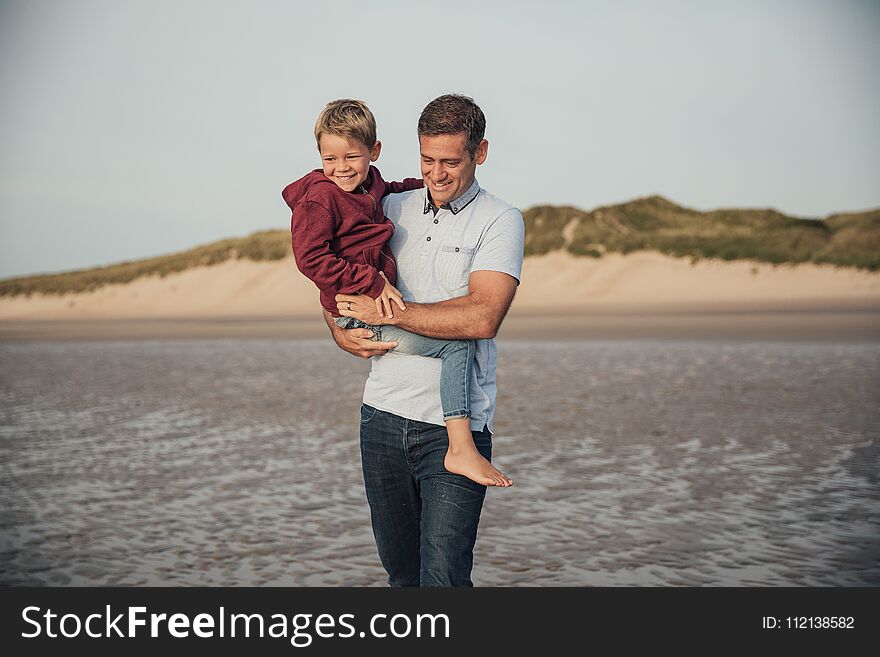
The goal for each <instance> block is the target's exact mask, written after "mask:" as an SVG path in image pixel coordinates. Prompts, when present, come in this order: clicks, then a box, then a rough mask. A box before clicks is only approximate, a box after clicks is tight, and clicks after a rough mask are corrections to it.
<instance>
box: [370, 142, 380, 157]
mask: <svg viewBox="0 0 880 657" xmlns="http://www.w3.org/2000/svg"><path fill="white" fill-rule="evenodd" d="M381 152H382V142H381V141H377V142H376V143H375V144H373V147H372V148H371V149H370V162H375V161H376V160H378V159H379V153H381Z"/></svg>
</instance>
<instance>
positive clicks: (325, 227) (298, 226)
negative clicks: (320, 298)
mask: <svg viewBox="0 0 880 657" xmlns="http://www.w3.org/2000/svg"><path fill="white" fill-rule="evenodd" d="M290 233H291V243H292V246H293V256H294V258H295V260H296V266H297V267H298V268H299V270H300V271H301V272H302V273H303V274H305V275H306V276H307V277H308V278H309V279H310V280H311V281H312V282H313V283H314V284H315V285H317V286H318V288H319V289H321V290H322V291H329V292H332V293H333V294H366V295H367V296H369V297H371V298H373V299H375V298H376V297H378V296H379V295H380V294H381V293H382V290H383V289H384V287H385V281H384V280H383V279H382V277H381V276H380V275H379V271H378V270H377V269H376V268H375V267H372V266H370V265H367V264H363V263H355V262H350V261H348V260H345V259H344V258H340V257H339V256H337V255H336V253H334V251H333V249H331V248H330V244H331V242H332V240H333V237H334V221H333V217H332V215H331V214H330V211H329V210H327V209H326V208H325V207H324V206H322V205H321V204H319V203H315V202H314V201H307V202H305V203H302V204H300V205H297V206H296V208H295V209H294V210H293V214H292V215H291V219H290Z"/></svg>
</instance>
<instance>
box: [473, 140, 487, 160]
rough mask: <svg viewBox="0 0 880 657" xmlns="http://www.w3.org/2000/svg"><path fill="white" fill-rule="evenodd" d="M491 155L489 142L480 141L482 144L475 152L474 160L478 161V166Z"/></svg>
mask: <svg viewBox="0 0 880 657" xmlns="http://www.w3.org/2000/svg"><path fill="white" fill-rule="evenodd" d="M488 155H489V142H488V141H487V140H486V139H483V140H482V141H480V144H479V145H478V146H477V150H476V151H474V160H476V162H477V164H482V163H483V162H485V161H486V158H487V157H488Z"/></svg>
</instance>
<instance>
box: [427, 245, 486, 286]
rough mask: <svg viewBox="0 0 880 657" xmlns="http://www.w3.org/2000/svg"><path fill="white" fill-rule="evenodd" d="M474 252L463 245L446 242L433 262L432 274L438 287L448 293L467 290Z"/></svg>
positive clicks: (474, 249) (471, 248)
mask: <svg viewBox="0 0 880 657" xmlns="http://www.w3.org/2000/svg"><path fill="white" fill-rule="evenodd" d="M475 251H476V248H475V247H473V246H468V245H467V244H465V243H457V242H448V243H446V244H444V245H443V246H441V247H440V252H439V253H438V254H437V259H436V260H435V261H434V274H435V275H436V277H437V281H438V282H439V283H440V285H442V286H443V287H444V288H446V289H447V290H448V291H450V292H456V291H460V290H462V289H463V288H464V289H467V286H468V283H469V281H470V276H471V263H472V262H473V260H474V252H475Z"/></svg>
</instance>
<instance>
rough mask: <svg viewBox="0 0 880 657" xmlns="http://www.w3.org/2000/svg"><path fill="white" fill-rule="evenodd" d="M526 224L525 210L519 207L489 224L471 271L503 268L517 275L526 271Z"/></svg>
mask: <svg viewBox="0 0 880 657" xmlns="http://www.w3.org/2000/svg"><path fill="white" fill-rule="evenodd" d="M524 239H525V224H524V223H523V218H522V213H520V211H519V210H517V209H516V208H511V209H510V210H508V211H507V212H504V213H503V214H501V215H499V216H498V218H497V219H495V220H494V221H492V222H491V223H490V224H488V225H487V226H486V230H485V231H484V232H483V235H482V237H481V238H480V242H479V244H478V245H477V251H476V253H475V254H474V260H473V263H471V271H472V272H474V271H500V272H503V273H505V274H509V275H510V276H513V277H514V278H515V279H516V282H517V285H518V284H519V281H520V276H521V274H522V262H523V246H524Z"/></svg>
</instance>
